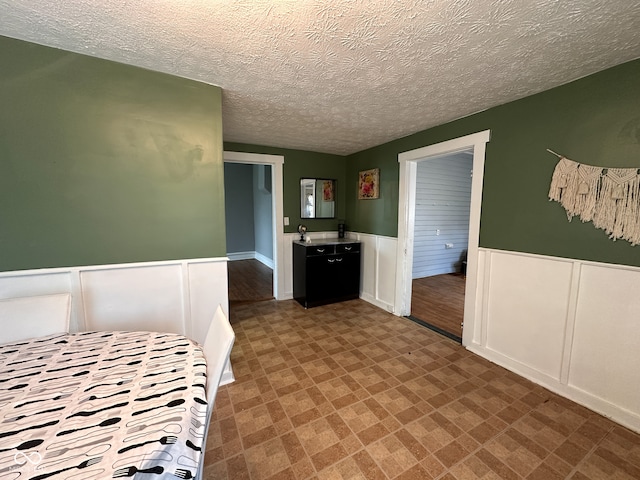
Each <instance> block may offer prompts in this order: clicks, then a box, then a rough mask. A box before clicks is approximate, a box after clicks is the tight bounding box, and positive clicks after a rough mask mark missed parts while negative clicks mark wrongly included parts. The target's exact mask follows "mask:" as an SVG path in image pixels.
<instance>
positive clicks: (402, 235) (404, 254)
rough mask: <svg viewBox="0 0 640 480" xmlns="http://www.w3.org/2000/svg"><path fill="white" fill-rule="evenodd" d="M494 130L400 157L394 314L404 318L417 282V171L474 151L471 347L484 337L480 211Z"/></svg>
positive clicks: (465, 339)
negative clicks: (432, 161)
mask: <svg viewBox="0 0 640 480" xmlns="http://www.w3.org/2000/svg"><path fill="white" fill-rule="evenodd" d="M489 138H490V131H489V130H485V131H483V132H478V133H475V134H471V135H467V136H464V137H460V138H457V139H453V140H449V141H446V142H442V143H438V144H435V145H430V146H427V147H423V148H419V149H416V150H411V151H408V152H403V153H400V154H399V155H398V162H399V163H400V188H399V199H398V200H399V201H398V247H397V248H398V250H397V252H396V255H397V257H396V258H398V262H397V271H396V298H395V308H394V313H395V314H396V315H401V316H409V315H410V314H411V294H412V282H413V278H412V277H413V255H414V232H415V220H416V218H415V215H416V188H417V169H418V164H419V163H420V162H423V161H426V160H428V159H429V158H434V157H442V156H443V155H448V154H453V153H458V152H463V151H471V152H473V154H472V155H473V177H472V180H471V202H470V212H469V240H468V248H467V258H466V262H467V263H466V276H465V279H464V284H465V285H464V291H465V294H464V313H463V322H462V324H463V328H462V335H461V340H462V344H463V345H465V346H466V345H469V344H470V343H472V342H473V341H474V339H477V338H479V336H480V333H481V332H480V331H479V329H480V322H479V321H476V318H475V317H476V299H477V296H478V292H477V291H476V290H477V286H478V278H477V275H478V242H479V236H480V208H481V204H482V182H483V176H484V161H485V150H486V143H487V142H488V141H489Z"/></svg>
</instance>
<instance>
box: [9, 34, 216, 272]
mask: <svg viewBox="0 0 640 480" xmlns="http://www.w3.org/2000/svg"><path fill="white" fill-rule="evenodd" d="M0 64H1V65H2V70H0V105H2V112H1V113H0V252H1V253H0V270H5V271H6V270H20V269H30V268H44V267H61V266H73V265H95V264H112V263H125V262H142V261H154V260H170V259H179V258H202V257H215V256H224V255H226V246H225V230H224V183H223V178H224V177H223V169H222V168H223V167H222V165H223V164H222V120H221V91H220V89H219V88H218V87H213V86H210V85H205V84H202V83H197V82H194V81H190V80H186V79H182V78H177V77H173V76H169V75H165V74H160V73H156V72H151V71H147V70H143V69H139V68H135V67H131V66H126V65H122V64H118V63H114V62H109V61H105V60H100V59H96V58H92V57H86V56H82V55H77V54H74V53H69V52H64V51H61V50H56V49H51V48H47V47H43V46H39V45H34V44H30V43H26V42H22V41H18V40H13V39H8V38H4V37H0Z"/></svg>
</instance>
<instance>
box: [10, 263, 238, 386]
mask: <svg viewBox="0 0 640 480" xmlns="http://www.w3.org/2000/svg"><path fill="white" fill-rule="evenodd" d="M59 293H68V294H71V305H72V308H71V320H70V327H69V328H70V331H72V332H77V331H88V330H155V331H162V332H173V333H179V334H182V335H186V336H188V337H190V338H193V339H195V340H199V341H203V340H204V335H205V333H206V331H207V328H208V326H209V323H210V322H211V319H212V318H213V315H214V313H215V311H216V308H217V306H218V305H219V304H220V305H222V309H223V310H224V312H225V314H226V315H229V293H228V281H227V259H226V258H208V259H192V260H175V261H166V262H144V263H131V264H118V265H99V266H82V267H70V268H53V269H40V270H21V271H14V272H2V273H0V299H7V298H15V297H32V296H38V295H51V294H59ZM222 379H223V380H222V383H223V384H224V383H229V382H232V381H233V379H234V377H233V372H232V370H231V366H230V365H229V364H228V365H227V366H226V368H225V371H224V373H223V377H222Z"/></svg>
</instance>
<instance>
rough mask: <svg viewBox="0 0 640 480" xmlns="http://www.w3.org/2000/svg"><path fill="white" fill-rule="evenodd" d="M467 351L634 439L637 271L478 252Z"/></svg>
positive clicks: (639, 417)
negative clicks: (476, 292) (618, 426)
mask: <svg viewBox="0 0 640 480" xmlns="http://www.w3.org/2000/svg"><path fill="white" fill-rule="evenodd" d="M478 268H479V272H478V273H479V275H478V288H479V293H480V295H479V296H478V297H479V299H481V300H478V301H477V305H476V308H477V309H478V310H477V318H476V319H475V322H474V324H473V325H470V326H467V325H465V328H467V327H471V328H473V335H472V339H473V341H472V342H471V343H470V344H469V345H467V348H468V349H469V350H471V351H473V352H474V353H477V354H478V355H480V356H482V357H485V358H487V359H488V360H490V361H493V362H495V363H498V364H500V365H502V366H504V367H505V368H508V369H509V370H512V371H514V372H516V373H518V374H520V375H522V376H524V377H526V378H528V379H530V380H532V381H534V382H536V383H538V384H540V385H542V386H544V387H546V388H548V389H549V390H552V391H554V392H556V393H558V394H560V395H563V396H565V397H567V398H570V399H572V400H574V401H576V402H578V403H580V404H582V405H584V406H586V407H588V408H590V409H592V410H594V411H597V412H599V413H601V414H603V415H605V416H607V417H609V418H611V419H613V420H615V421H617V422H619V423H620V424H622V425H625V426H627V427H628V428H630V429H632V430H634V431H636V432H640V389H639V388H638V385H640V369H639V368H638V365H639V361H640V353H638V352H640V350H639V349H638V345H640V321H638V320H639V319H640V296H639V295H638V293H637V292H639V291H640V268H637V267H627V266H622V265H610V264H602V263H595V262H586V261H581V260H573V259H566V258H555V257H547V256H542V255H532V254H526V253H518V252H505V251H500V250H491V249H484V248H481V249H480V252H479V261H478Z"/></svg>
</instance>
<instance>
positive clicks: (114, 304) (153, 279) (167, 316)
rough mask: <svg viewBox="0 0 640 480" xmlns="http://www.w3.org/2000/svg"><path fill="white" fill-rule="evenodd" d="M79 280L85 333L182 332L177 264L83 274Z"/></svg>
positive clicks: (183, 322)
mask: <svg viewBox="0 0 640 480" xmlns="http://www.w3.org/2000/svg"><path fill="white" fill-rule="evenodd" d="M80 281H81V283H82V300H83V303H84V311H85V324H86V328H87V330H150V331H159V332H171V333H183V332H185V319H184V308H183V291H182V270H181V266H180V264H176V265H153V266H148V267H136V268H116V269H108V270H107V269H99V270H93V271H91V270H89V271H83V272H81V273H80ZM134 286H135V287H134ZM132 287H134V288H132Z"/></svg>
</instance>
